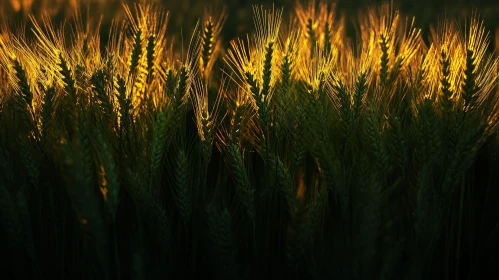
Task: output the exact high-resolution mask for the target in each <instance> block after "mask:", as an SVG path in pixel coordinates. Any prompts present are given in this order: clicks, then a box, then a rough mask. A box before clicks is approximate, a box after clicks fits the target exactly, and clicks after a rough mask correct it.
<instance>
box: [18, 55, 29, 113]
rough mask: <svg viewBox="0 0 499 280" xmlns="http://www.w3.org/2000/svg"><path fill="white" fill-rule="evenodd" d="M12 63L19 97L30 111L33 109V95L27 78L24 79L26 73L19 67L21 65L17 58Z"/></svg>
mask: <svg viewBox="0 0 499 280" xmlns="http://www.w3.org/2000/svg"><path fill="white" fill-rule="evenodd" d="M13 63H14V66H13V68H14V72H15V74H16V77H17V80H18V83H17V85H18V86H19V89H20V92H21V97H22V99H23V100H24V102H25V103H26V105H28V106H29V107H30V108H31V109H32V108H33V103H32V102H33V93H32V92H31V89H30V86H29V83H28V78H27V77H26V72H25V71H24V68H23V67H22V66H21V63H20V62H19V60H17V58H14V59H13Z"/></svg>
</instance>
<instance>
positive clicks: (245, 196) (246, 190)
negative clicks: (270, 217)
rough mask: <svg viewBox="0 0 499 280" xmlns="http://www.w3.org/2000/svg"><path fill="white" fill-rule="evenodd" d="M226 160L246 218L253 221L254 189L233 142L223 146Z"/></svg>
mask: <svg viewBox="0 0 499 280" xmlns="http://www.w3.org/2000/svg"><path fill="white" fill-rule="evenodd" d="M225 153H226V157H225V158H226V162H227V165H228V167H229V171H230V172H231V174H232V177H233V179H234V183H235V185H236V189H237V192H238V194H239V197H240V199H241V202H242V204H243V207H244V209H245V210H246V214H247V216H248V218H249V219H250V220H251V221H252V222H255V216H256V214H255V213H256V209H255V207H256V205H255V190H254V189H253V188H252V187H251V184H250V181H249V178H248V174H247V172H246V167H245V166H244V162H243V158H242V156H241V153H240V151H239V149H238V147H237V146H236V144H235V143H231V144H229V145H228V146H227V147H225Z"/></svg>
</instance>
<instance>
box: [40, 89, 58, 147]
mask: <svg viewBox="0 0 499 280" xmlns="http://www.w3.org/2000/svg"><path fill="white" fill-rule="evenodd" d="M54 96H55V88H54V87H49V88H47V89H46V90H45V95H44V96H43V105H42V112H41V118H42V120H41V121H42V125H41V134H42V135H41V137H42V139H41V143H42V147H43V148H44V152H45V150H46V147H47V144H48V143H47V141H48V136H47V134H48V131H49V128H50V126H51V123H52V113H53V111H54Z"/></svg>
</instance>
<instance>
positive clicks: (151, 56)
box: [146, 34, 156, 83]
mask: <svg viewBox="0 0 499 280" xmlns="http://www.w3.org/2000/svg"><path fill="white" fill-rule="evenodd" d="M146 53H147V81H148V83H150V82H151V81H152V80H153V76H154V74H155V73H154V71H155V69H154V68H155V65H154V61H155V60H156V37H155V36H154V35H152V34H151V35H149V38H147V46H146Z"/></svg>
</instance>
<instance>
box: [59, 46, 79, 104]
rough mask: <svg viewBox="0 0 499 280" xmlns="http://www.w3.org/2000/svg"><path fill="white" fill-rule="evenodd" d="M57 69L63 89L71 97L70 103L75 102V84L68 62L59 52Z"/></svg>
mask: <svg viewBox="0 0 499 280" xmlns="http://www.w3.org/2000/svg"><path fill="white" fill-rule="evenodd" d="M59 68H60V70H59V72H60V74H61V75H62V81H63V82H64V89H65V90H66V92H67V93H68V94H69V95H70V96H71V99H72V101H73V102H76V82H75V79H74V78H73V73H72V71H71V69H70V68H69V65H68V62H67V61H66V60H65V59H64V57H63V56H62V53H61V52H60V53H59Z"/></svg>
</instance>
